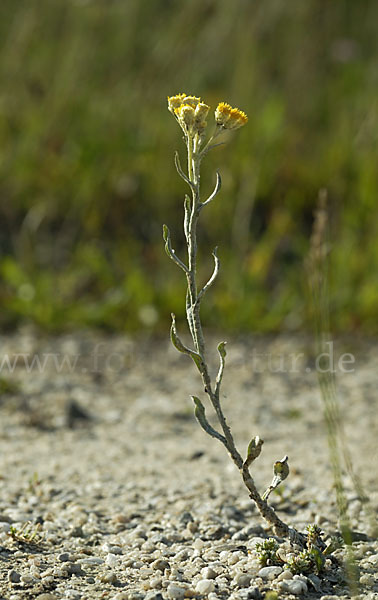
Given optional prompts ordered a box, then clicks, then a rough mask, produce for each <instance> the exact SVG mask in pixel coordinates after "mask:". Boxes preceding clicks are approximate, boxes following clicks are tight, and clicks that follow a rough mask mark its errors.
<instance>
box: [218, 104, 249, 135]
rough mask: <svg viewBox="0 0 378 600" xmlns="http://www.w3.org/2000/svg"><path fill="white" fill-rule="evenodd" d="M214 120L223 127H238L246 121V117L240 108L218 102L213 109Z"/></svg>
mask: <svg viewBox="0 0 378 600" xmlns="http://www.w3.org/2000/svg"><path fill="white" fill-rule="evenodd" d="M215 122H216V124H217V125H218V126H219V127H223V128H224V129H239V127H243V125H245V124H246V123H247V122H248V117H247V115H246V114H245V112H243V111H242V110H239V109H238V108H232V106H230V105H229V104H227V103H226V102H220V103H219V104H218V106H217V108H216V110H215Z"/></svg>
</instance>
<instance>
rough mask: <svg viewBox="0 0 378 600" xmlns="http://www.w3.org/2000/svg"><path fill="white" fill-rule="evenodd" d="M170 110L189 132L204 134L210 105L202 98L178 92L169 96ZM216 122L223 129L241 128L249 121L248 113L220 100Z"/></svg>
mask: <svg viewBox="0 0 378 600" xmlns="http://www.w3.org/2000/svg"><path fill="white" fill-rule="evenodd" d="M168 110H170V112H171V113H172V114H173V115H174V116H175V117H176V119H177V120H178V122H179V124H180V126H181V128H182V129H183V131H184V132H185V133H187V134H191V135H193V134H196V133H197V134H199V135H201V134H203V132H204V130H205V128H206V124H207V123H206V118H207V115H208V112H209V110H210V107H209V106H208V105H207V104H205V103H204V102H201V98H197V97H196V96H187V95H186V94H177V95H176V96H170V97H168ZM215 122H216V124H217V126H218V127H219V128H222V129H239V127H242V126H243V125H245V124H246V123H247V122H248V117H247V115H246V114H245V113H244V112H243V111H242V110H239V109H238V108H232V106H230V105H229V104H227V103H226V102H220V103H219V104H218V106H217V108H216V110H215Z"/></svg>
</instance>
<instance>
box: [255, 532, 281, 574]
mask: <svg viewBox="0 0 378 600" xmlns="http://www.w3.org/2000/svg"><path fill="white" fill-rule="evenodd" d="M278 548H279V544H278V542H277V541H276V540H275V539H274V538H268V539H267V540H264V541H263V542H258V543H257V544H256V551H257V558H258V559H259V562H260V563H261V565H262V566H263V567H266V566H267V565H278V564H281V563H282V560H281V558H279V556H278V555H277V550H278Z"/></svg>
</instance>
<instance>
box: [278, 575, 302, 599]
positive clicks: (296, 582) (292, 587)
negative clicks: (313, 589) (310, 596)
mask: <svg viewBox="0 0 378 600" xmlns="http://www.w3.org/2000/svg"><path fill="white" fill-rule="evenodd" d="M280 589H281V590H282V591H283V592H289V594H294V595H295V596H300V595H301V594H306V593H307V585H306V584H305V582H304V581H301V580H300V579H291V580H289V581H281V583H280Z"/></svg>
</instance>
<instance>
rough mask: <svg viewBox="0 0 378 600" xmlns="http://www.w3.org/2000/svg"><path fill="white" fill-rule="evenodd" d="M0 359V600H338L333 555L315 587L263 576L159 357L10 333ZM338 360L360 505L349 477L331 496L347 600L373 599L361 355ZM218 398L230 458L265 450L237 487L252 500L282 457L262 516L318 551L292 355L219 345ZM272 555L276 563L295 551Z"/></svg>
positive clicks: (183, 373)
mask: <svg viewBox="0 0 378 600" xmlns="http://www.w3.org/2000/svg"><path fill="white" fill-rule="evenodd" d="M1 341H2V354H1V356H0V361H2V362H1V364H0V366H1V373H0V390H1V396H0V418H1V430H0V483H1V492H0V600H4V599H6V600H28V599H31V598H39V600H55V599H60V598H64V599H67V600H79V599H81V600H85V599H86V600H92V599H93V600H97V599H100V598H101V599H109V600H139V599H140V600H143V599H145V600H159V599H164V600H165V599H175V598H176V599H180V598H184V597H185V598H198V599H202V598H208V599H209V600H217V599H219V600H223V599H224V600H225V599H228V598H231V599H234V600H238V599H241V600H247V599H249V598H251V599H256V600H258V599H262V598H266V599H270V600H274V598H283V599H293V598H298V597H300V598H322V599H323V600H331V599H336V598H350V597H351V592H349V591H348V586H347V584H346V574H345V568H344V563H343V561H344V559H345V554H344V550H343V549H340V550H337V551H336V553H335V558H336V560H333V561H331V560H330V559H328V560H327V563H326V568H325V572H324V573H323V574H322V575H319V576H317V575H315V574H307V575H301V574H295V573H292V572H291V571H290V570H287V569H285V570H283V569H282V568H281V567H280V566H271V565H268V566H267V567H265V568H262V565H261V564H260V563H259V561H258V556H257V550H256V543H259V542H260V543H261V542H262V541H263V540H264V539H266V538H268V537H271V536H272V532H271V531H270V530H269V527H268V526H267V525H266V524H265V523H264V522H262V521H261V519H260V517H259V515H258V514H257V513H256V511H255V509H254V506H253V504H252V503H251V501H250V500H249V498H248V494H247V492H246V490H245V488H244V487H243V485H242V483H241V479H240V475H239V474H238V472H237V470H236V468H235V466H234V465H233V464H232V463H231V461H230V459H229V457H228V456H227V454H226V452H225V449H224V448H223V446H221V445H220V444H219V443H218V442H217V441H216V440H214V439H211V438H210V437H208V436H207V435H206V434H205V433H204V432H203V430H202V429H200V427H199V426H198V424H197V423H196V421H195V419H194V416H193V409H192V406H191V401H190V399H189V396H190V394H196V395H198V396H200V397H201V398H202V399H203V400H204V395H203V393H202V390H201V386H200V382H199V379H198V376H197V373H196V372H195V370H194V367H193V366H192V365H191V363H190V361H189V359H188V358H187V357H185V356H183V355H180V354H178V353H177V352H176V351H175V350H174V349H173V348H171V347H170V345H169V343H168V341H167V340H164V341H150V342H147V341H146V340H144V341H140V342H135V341H132V340H130V339H128V338H122V337H113V338H101V337H95V336H93V335H90V334H87V335H84V334H83V335H80V336H79V335H78V336H76V337H75V336H74V337H72V336H66V337H60V338H54V339H46V338H44V339H42V338H39V337H37V336H34V335H33V334H32V333H30V332H29V331H23V332H20V333H19V334H17V335H13V336H3V337H2V340H1ZM212 345H215V340H214V344H213V343H212V344H210V345H209V347H210V346H212ZM344 352H353V355H354V358H355V363H354V364H353V367H352V366H351V363H348V369H349V370H350V372H347V373H341V372H338V385H339V391H340V405H341V409H342V413H343V415H344V417H345V428H346V438H347V440H348V445H349V448H350V450H351V453H352V456H353V462H354V467H355V470H356V472H357V473H358V474H359V475H360V476H361V477H362V480H363V483H364V486H365V489H366V490H367V493H368V496H369V504H368V505H366V504H365V503H361V501H360V500H359V498H358V495H357V493H356V491H355V490H354V487H353V484H352V481H351V479H350V477H349V476H348V474H345V476H344V485H345V488H346V496H347V499H348V510H349V514H350V516H351V523H352V527H353V531H354V540H355V541H354V542H353V548H354V557H355V560H356V562H357V563H358V567H359V574H358V578H359V585H360V591H359V593H360V598H366V599H375V598H377V599H378V577H377V566H378V543H377V541H376V539H375V537H374V526H373V525H374V524H373V523H372V519H371V513H370V516H369V511H368V509H367V506H370V510H371V511H372V513H373V514H376V511H377V507H378V484H377V476H376V464H377V442H376V440H377V430H378V422H377V404H378V399H377V393H376V389H377V366H378V347H377V345H376V344H374V343H372V342H366V341H365V342H357V341H356V340H353V341H344V342H343V343H339V344H338V345H337V352H336V350H335V355H336V354H337V356H339V355H340V354H342V353H344ZM16 355H18V357H17V360H16V361H15V359H16ZM262 355H264V356H262ZM299 355H301V356H299ZM215 358H216V357H215V356H211V358H210V359H211V360H213V359H215ZM33 360H34V363H33V364H31V361H33ZM64 360H65V361H66V363H65V364H64V365H62V361H64ZM7 361H10V364H9V363H7ZM38 361H39V364H38ZM68 361H69V363H70V364H68ZM293 361H294V362H293ZM14 362H17V364H16V365H14ZM294 363H295V367H296V368H295V369H294V368H293V364H294ZM215 366H216V365H215V362H214V367H215ZM13 367H14V368H13ZM223 392H224V397H223V408H224V411H225V413H226V415H227V418H228V421H229V424H230V426H231V428H232V431H233V433H234V437H235V440H236V443H237V446H238V448H239V449H240V450H241V453H242V454H245V449H246V447H247V445H248V442H249V440H250V439H251V437H252V436H254V435H256V434H258V435H260V437H262V438H263V439H264V440H265V444H264V448H263V452H262V454H261V456H260V457H259V458H258V460H257V461H256V463H254V465H253V469H252V473H253V475H254V477H255V481H256V484H257V486H258V488H259V489H260V490H261V491H264V490H265V489H266V487H267V486H268V485H269V483H270V481H271V477H272V465H273V463H274V461H276V460H277V459H281V458H282V457H283V456H284V455H285V454H287V455H288V456H289V462H290V467H291V473H290V476H289V478H288V479H287V480H286V481H285V483H284V484H283V485H282V491H281V493H280V494H278V493H273V494H272V495H271V496H270V498H269V502H270V503H271V504H272V506H273V507H274V508H275V510H276V511H277V512H278V514H279V515H280V517H281V518H282V519H283V520H285V521H286V522H287V523H288V524H289V525H291V526H295V527H296V528H298V529H300V530H302V531H303V530H304V528H305V527H306V525H308V524H309V523H314V522H315V523H317V524H318V525H319V526H320V527H321V529H322V530H323V531H324V538H325V540H326V541H327V540H328V539H329V537H330V536H331V535H334V534H335V533H337V532H338V519H337V510H336V504H335V494H334V489H333V488H334V486H333V477H332V469H331V466H330V461H329V450H328V443H327V434H326V428H325V425H324V419H323V409H322V402H321V398H320V395H319V391H318V387H317V382H316V374H315V372H314V358H313V357H311V352H310V350H309V346H308V344H307V342H306V340H304V339H302V338H295V337H290V338H289V337H287V338H285V337H279V338H269V339H268V338H258V339H252V338H248V339H244V340H235V341H233V342H232V343H229V345H228V356H227V366H226V371H225V378H224V387H223ZM210 415H211V411H210V408H209V409H208V416H209V419H210ZM211 423H212V424H213V425H214V426H216V423H215V421H214V420H211ZM279 543H280V553H283V556H287V555H288V553H293V552H295V551H296V549H295V548H290V547H289V546H288V544H287V543H285V542H283V541H282V540H279Z"/></svg>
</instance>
